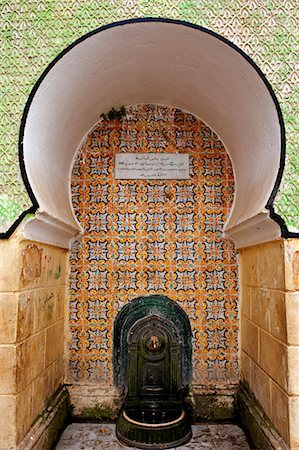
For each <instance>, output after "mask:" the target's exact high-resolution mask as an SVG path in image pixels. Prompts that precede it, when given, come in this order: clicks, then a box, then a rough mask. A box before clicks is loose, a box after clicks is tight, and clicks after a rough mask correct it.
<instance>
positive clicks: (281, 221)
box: [0, 17, 299, 239]
mask: <svg viewBox="0 0 299 450" xmlns="http://www.w3.org/2000/svg"><path fill="white" fill-rule="evenodd" d="M141 22H159V23H163V22H164V23H170V24H175V25H183V26H187V27H189V28H193V29H195V30H198V31H202V32H204V33H207V34H209V35H211V36H213V37H215V38H216V39H218V40H220V41H222V42H223V43H224V44H226V45H228V46H229V47H231V48H232V49H234V50H236V51H237V52H238V53H239V54H240V55H241V56H243V58H245V59H246V61H247V62H248V63H249V64H250V65H251V66H252V67H253V68H254V69H255V71H256V72H257V73H258V75H259V76H260V78H261V79H262V81H263V82H264V84H265V86H266V88H267V89H268V92H269V93H270V95H271V97H272V100H273V102H274V104H275V107H276V111H277V115H278V119H279V124H280V134H281V138H280V145H281V149H280V166H279V170H278V173H277V177H276V181H275V184H274V187H273V189H272V192H271V194H270V197H269V199H268V201H267V204H266V206H265V207H266V208H267V209H269V211H270V217H271V218H272V219H273V220H274V221H275V222H277V223H278V225H279V226H280V228H281V235H282V237H284V238H289V237H299V232H298V233H293V232H290V231H289V230H288V228H287V225H286V223H285V221H284V219H283V218H282V217H281V216H280V215H279V214H277V213H275V212H274V207H273V202H274V199H275V197H276V194H277V192H278V188H279V186H280V183H281V179H282V176H283V171H284V166H285V147H286V141H285V126H284V121H283V116H282V112H281V109H280V105H279V102H278V100H277V98H276V95H275V93H274V91H273V89H272V86H271V85H270V83H269V82H268V80H267V78H266V76H265V75H264V74H263V72H262V71H261V69H260V68H259V67H258V66H257V64H256V63H255V62H254V61H253V60H252V59H251V58H250V57H249V56H248V55H247V54H246V53H244V52H243V50H241V49H240V48H239V47H237V46H236V45H235V44H234V43H233V42H231V41H229V40H228V39H226V38H225V37H223V36H221V35H219V34H217V33H215V32H214V31H212V30H209V29H207V28H205V27H202V26H199V25H196V24H193V23H190V22H185V21H183V20H174V19H167V18H162V17H161V18H160V17H159V18H158V17H149V18H135V19H126V20H121V21H119V22H113V23H110V24H107V25H104V26H102V27H99V28H97V29H95V30H92V31H90V32H89V33H87V34H85V35H83V36H81V37H80V38H79V39H77V40H75V41H74V42H73V43H72V44H70V45H68V46H67V47H66V48H65V49H64V50H62V52H61V53H59V55H58V56H56V57H55V58H54V60H53V61H52V62H51V63H50V64H49V65H48V67H47V68H46V69H45V70H44V72H43V73H42V75H41V76H40V77H39V78H38V80H37V82H36V83H35V85H34V87H33V89H32V91H31V92H30V94H29V97H28V100H27V102H26V104H25V108H24V112H23V115H22V120H21V126H20V134H19V164H20V169H21V174H22V178H23V182H24V184H25V187H26V190H27V192H28V195H29V198H30V200H31V201H32V206H31V207H30V208H29V209H27V210H26V211H24V212H23V213H22V214H21V215H20V216H19V218H18V219H16V221H15V222H14V223H13V224H12V226H11V227H10V228H9V230H8V231H7V232H5V233H0V239H7V238H9V237H10V236H11V234H12V233H13V232H14V230H15V229H16V228H17V227H18V225H19V223H20V222H21V221H22V220H23V218H24V217H25V216H26V215H27V214H29V213H34V212H36V210H37V209H38V206H39V205H38V202H37V199H36V197H35V195H34V193H33V191H32V188H31V186H30V183H29V180H28V177H27V173H26V168H25V163H24V149H23V138H24V130H25V125H26V120H27V115H28V112H29V109H30V106H31V103H32V100H33V98H34V96H35V93H36V91H37V89H38V88H39V86H40V84H41V83H42V81H43V80H44V78H45V77H46V76H47V74H48V73H49V72H50V70H51V69H52V67H54V65H55V64H56V63H57V62H58V61H59V60H60V59H61V58H63V56H64V55H65V54H66V53H68V52H69V51H70V50H72V48H74V47H75V46H76V45H78V44H80V43H81V42H83V41H85V40H86V39H88V38H89V37H91V36H93V35H95V34H98V33H100V32H101V31H105V30H107V29H110V28H114V27H118V26H123V25H130V24H134V23H141Z"/></svg>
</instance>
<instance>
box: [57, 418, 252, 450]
mask: <svg viewBox="0 0 299 450" xmlns="http://www.w3.org/2000/svg"><path fill="white" fill-rule="evenodd" d="M192 431H193V437H192V439H191V441H190V442H189V443H188V444H186V445H183V446H180V447H176V448H177V449H179V450H187V449H193V450H249V449H250V447H249V445H248V443H247V441H246V437H245V435H244V433H243V431H242V430H241V428H240V427H238V426H237V425H219V424H200V425H194V426H193V427H192ZM108 449H109V450H129V449H131V450H132V447H126V446H125V445H123V444H121V443H120V442H119V441H118V440H117V438H116V436H115V425H113V424H95V423H72V424H71V425H69V426H68V427H67V428H66V429H65V430H64V432H63V434H62V436H61V438H60V441H59V442H58V444H57V446H56V450H108Z"/></svg>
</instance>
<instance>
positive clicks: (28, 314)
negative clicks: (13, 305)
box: [17, 292, 34, 342]
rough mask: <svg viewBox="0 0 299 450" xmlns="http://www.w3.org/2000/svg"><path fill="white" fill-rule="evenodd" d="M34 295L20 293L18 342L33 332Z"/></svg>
mask: <svg viewBox="0 0 299 450" xmlns="http://www.w3.org/2000/svg"><path fill="white" fill-rule="evenodd" d="M33 306H34V305H33V295H32V293H31V292H24V293H22V294H20V295H19V302H18V322H17V327H18V329H17V342H20V341H23V340H24V339H26V338H27V337H29V336H30V335H31V334H32V332H33Z"/></svg>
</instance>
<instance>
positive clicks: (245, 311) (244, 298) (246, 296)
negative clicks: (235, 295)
mask: <svg viewBox="0 0 299 450" xmlns="http://www.w3.org/2000/svg"><path fill="white" fill-rule="evenodd" d="M251 291H252V288H251V287H248V286H244V285H243V286H241V295H240V297H241V314H242V316H244V317H247V319H250V318H251V295H252V293H251Z"/></svg>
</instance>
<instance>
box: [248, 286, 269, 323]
mask: <svg viewBox="0 0 299 450" xmlns="http://www.w3.org/2000/svg"><path fill="white" fill-rule="evenodd" d="M270 302H271V300H270V296H269V291H268V290H267V289H259V288H252V289H251V320H252V322H254V323H255V324H257V325H258V326H259V327H261V328H263V329H264V330H266V331H269V329H270Z"/></svg>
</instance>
